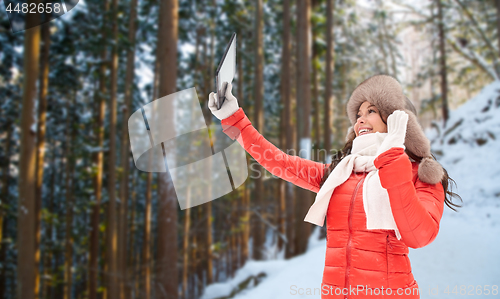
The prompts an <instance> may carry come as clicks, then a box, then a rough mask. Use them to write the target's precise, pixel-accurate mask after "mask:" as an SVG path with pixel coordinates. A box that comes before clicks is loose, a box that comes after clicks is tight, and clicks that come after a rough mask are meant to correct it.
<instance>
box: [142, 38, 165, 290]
mask: <svg viewBox="0 0 500 299" xmlns="http://www.w3.org/2000/svg"><path fill="white" fill-rule="evenodd" d="M160 38H161V32H160V31H158V44H157V45H156V53H155V54H156V61H155V67H154V77H153V98H152V101H155V100H157V99H158V83H159V69H160V60H161V57H160ZM149 158H150V160H149V162H148V163H151V159H152V157H151V156H150V157H149ZM152 184H153V173H151V172H149V173H148V174H147V178H146V198H145V201H146V202H145V207H144V209H145V210H144V236H143V237H144V241H143V243H142V246H143V250H142V264H143V265H144V274H143V276H142V277H143V283H144V291H143V293H142V294H143V297H144V299H149V298H150V297H151V220H152V218H151V188H152Z"/></svg>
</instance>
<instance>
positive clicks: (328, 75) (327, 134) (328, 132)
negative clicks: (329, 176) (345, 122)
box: [323, 0, 335, 163]
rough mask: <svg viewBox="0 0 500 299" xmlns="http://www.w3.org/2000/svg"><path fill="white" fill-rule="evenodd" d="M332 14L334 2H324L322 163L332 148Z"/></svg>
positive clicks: (333, 23)
mask: <svg viewBox="0 0 500 299" xmlns="http://www.w3.org/2000/svg"><path fill="white" fill-rule="evenodd" d="M334 12H335V0H327V1H326V28H327V29H326V69H325V81H326V82H325V100H324V105H325V112H324V113H325V119H324V121H325V125H324V126H323V127H324V138H323V139H324V142H325V144H324V149H325V153H326V156H324V157H323V161H325V162H324V163H331V161H330V159H331V157H330V150H331V146H332V138H331V136H332V118H331V116H332V115H334V113H333V111H332V103H333V72H334V69H335V47H334V45H335V37H334V26H335V22H334Z"/></svg>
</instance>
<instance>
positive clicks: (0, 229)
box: [0, 120, 14, 299]
mask: <svg viewBox="0 0 500 299" xmlns="http://www.w3.org/2000/svg"><path fill="white" fill-rule="evenodd" d="M5 129H6V130H5V131H7V136H6V137H5V141H4V145H5V149H4V153H5V160H4V165H3V169H2V191H1V193H0V199H1V200H2V202H1V203H0V246H1V247H0V263H1V264H2V265H5V264H6V257H7V248H6V247H7V245H6V244H4V243H3V240H4V238H5V235H6V233H7V217H6V207H7V205H9V204H10V200H9V185H10V152H11V147H12V132H13V130H14V126H13V122H12V121H11V120H8V121H7V122H6V124H5ZM6 278H7V275H6V267H5V266H3V267H1V268H0V299H4V298H7V294H6V290H5V285H6Z"/></svg>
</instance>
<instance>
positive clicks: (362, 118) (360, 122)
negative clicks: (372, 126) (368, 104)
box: [356, 116, 365, 124]
mask: <svg viewBox="0 0 500 299" xmlns="http://www.w3.org/2000/svg"><path fill="white" fill-rule="evenodd" d="M356 122H357V123H358V124H364V123H365V117H364V116H360V117H358V119H357V120H356Z"/></svg>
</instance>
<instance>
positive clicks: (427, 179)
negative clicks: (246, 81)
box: [209, 75, 457, 299]
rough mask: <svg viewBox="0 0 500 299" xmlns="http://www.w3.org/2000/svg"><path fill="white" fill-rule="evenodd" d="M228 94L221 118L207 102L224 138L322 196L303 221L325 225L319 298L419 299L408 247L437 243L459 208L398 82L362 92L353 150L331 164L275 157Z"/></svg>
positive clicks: (376, 79)
mask: <svg viewBox="0 0 500 299" xmlns="http://www.w3.org/2000/svg"><path fill="white" fill-rule="evenodd" d="M227 90H228V91H227V93H226V102H225V103H224V105H223V106H222V107H221V109H220V110H217V108H216V107H215V105H214V101H215V94H214V93H211V94H210V96H209V108H210V110H211V111H212V113H213V114H214V115H215V116H216V117H217V118H219V119H221V120H222V126H223V128H224V132H225V133H226V134H227V135H228V136H230V137H231V138H232V139H233V140H234V139H236V138H237V140H238V142H239V143H240V144H241V145H242V146H243V147H244V148H245V150H246V151H247V152H248V153H249V154H250V155H251V156H252V157H254V159H256V161H257V162H259V163H260V164H261V165H262V166H263V167H264V168H266V169H267V170H268V171H270V172H271V173H273V174H274V175H276V176H279V177H281V178H283V179H285V180H287V181H289V182H291V183H293V184H295V185H297V186H299V187H302V188H305V189H308V190H311V191H313V192H315V193H317V196H316V200H315V202H314V204H313V205H312V206H311V208H310V209H309V212H308V213H307V215H306V218H305V221H308V222H311V223H314V224H316V225H319V226H323V224H324V221H325V218H326V222H327V250H326V260H325V268H324V272H323V281H322V285H321V298H412V299H413V298H420V295H419V290H418V285H417V282H416V281H415V279H414V277H413V275H412V273H411V266H410V261H409V259H408V247H411V248H420V247H424V246H426V245H428V244H430V243H431V242H432V241H433V240H434V239H435V238H436V236H437V233H438V230H439V222H440V220H441V216H442V214H443V206H444V203H445V202H446V204H447V205H448V206H449V207H450V208H452V209H453V207H452V205H453V206H457V205H455V204H453V203H452V202H451V196H454V195H455V194H454V193H452V192H451V191H449V190H448V187H449V184H448V181H449V180H450V181H451V179H450V178H449V177H448V175H447V173H446V170H444V169H443V168H442V167H441V165H440V164H439V163H438V162H437V161H435V160H434V159H433V157H432V156H431V152H430V143H429V140H428V139H427V138H426V137H425V135H424V133H423V131H422V129H421V127H420V125H419V123H418V121H417V118H416V112H415V108H414V107H413V105H412V104H411V102H410V101H409V100H408V99H407V98H406V97H405V96H404V94H403V90H402V88H401V85H400V84H399V82H398V81H397V80H395V79H394V78H392V77H390V76H386V75H376V76H373V77H370V78H368V79H367V80H365V81H364V82H362V83H361V84H360V85H358V87H356V89H355V90H354V91H353V93H352V95H351V98H350V99H349V101H348V103H347V114H348V116H349V119H350V121H351V124H352V127H351V128H350V129H349V132H348V135H347V138H346V139H347V143H346V145H345V147H344V148H343V150H342V151H341V152H340V155H335V156H334V157H333V160H332V163H331V164H329V165H324V164H322V163H317V162H313V161H310V160H307V159H302V158H300V157H296V156H290V155H286V154H285V153H283V152H282V151H281V150H279V149H278V148H276V147H275V146H274V145H272V144H271V143H270V142H268V141H267V140H266V139H264V137H263V136H262V135H260V134H259V133H258V132H257V130H255V128H254V127H253V126H252V125H251V123H250V121H249V120H248V118H247V117H246V116H245V114H244V112H243V110H242V109H241V108H239V107H238V103H237V100H236V98H235V97H234V96H233V95H232V94H231V85H229V86H228V88H227ZM446 196H447V197H446Z"/></svg>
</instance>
